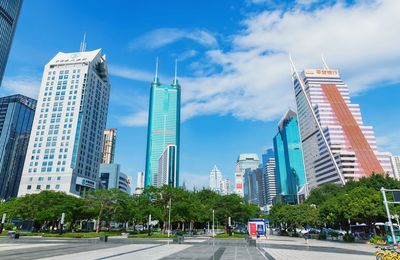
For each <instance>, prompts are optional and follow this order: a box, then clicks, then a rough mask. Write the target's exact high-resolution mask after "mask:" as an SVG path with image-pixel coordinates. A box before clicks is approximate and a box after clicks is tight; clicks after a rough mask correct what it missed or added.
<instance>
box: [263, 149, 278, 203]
mask: <svg viewBox="0 0 400 260" xmlns="http://www.w3.org/2000/svg"><path fill="white" fill-rule="evenodd" d="M266 168H267V169H266V170H267V175H266V180H265V182H266V187H267V188H266V190H267V191H266V193H267V201H266V203H267V204H268V205H272V201H273V200H274V199H275V197H276V173H275V171H276V169H275V158H274V157H271V158H269V159H268V161H267V165H266Z"/></svg>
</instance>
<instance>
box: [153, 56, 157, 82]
mask: <svg viewBox="0 0 400 260" xmlns="http://www.w3.org/2000/svg"><path fill="white" fill-rule="evenodd" d="M154 83H158V56H157V58H156V74H155V76H154Z"/></svg>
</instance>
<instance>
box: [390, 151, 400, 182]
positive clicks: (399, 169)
mask: <svg viewBox="0 0 400 260" xmlns="http://www.w3.org/2000/svg"><path fill="white" fill-rule="evenodd" d="M390 160H391V163H392V168H393V174H394V177H395V178H396V180H399V179H400V156H391V158H390Z"/></svg>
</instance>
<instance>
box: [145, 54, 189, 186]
mask: <svg viewBox="0 0 400 260" xmlns="http://www.w3.org/2000/svg"><path fill="white" fill-rule="evenodd" d="M157 63H158V62H157ZM157 67H158V64H157ZM157 70H158V68H156V75H155V77H154V81H153V82H152V83H151V87H150V106H149V120H148V129H147V130H148V131H147V153H146V170H145V181H144V184H145V186H146V187H149V186H157V181H158V177H157V175H158V170H159V160H160V157H161V156H162V154H163V152H164V151H165V148H166V147H167V145H168V144H174V145H176V148H175V155H174V156H175V158H176V164H175V167H176V169H175V172H176V174H175V176H176V178H175V180H174V181H175V183H176V184H178V183H179V149H180V145H179V140H180V123H181V121H180V115H181V86H180V85H179V83H178V80H177V77H176V69H175V78H174V80H173V82H172V84H171V85H163V84H161V83H160V81H159V79H158V73H157Z"/></svg>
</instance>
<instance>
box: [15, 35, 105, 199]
mask: <svg viewBox="0 0 400 260" xmlns="http://www.w3.org/2000/svg"><path fill="white" fill-rule="evenodd" d="M84 49H85V43H82V46H81V51H80V52H77V53H62V52H59V53H58V54H57V55H56V56H55V57H54V58H53V59H51V61H50V62H49V63H48V64H47V65H46V66H45V68H44V73H43V77H42V82H41V86H40V91H39V99H38V103H37V109H36V112H35V117H34V121H33V127H32V133H31V138H30V140H29V146H28V152H27V156H26V160H25V165H24V170H23V173H22V179H21V184H20V188H19V191H18V196H23V195H25V194H29V193H37V192H40V191H41V190H56V191H63V192H66V193H67V194H73V195H78V196H79V195H84V194H85V193H86V192H87V190H88V189H95V188H96V187H97V185H98V175H99V167H100V161H101V145H102V141H103V133H104V129H105V126H106V121H107V111H108V100H109V95H110V83H109V80H108V70H107V61H106V57H105V55H102V53H101V49H98V50H95V51H88V52H85V51H84Z"/></svg>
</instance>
